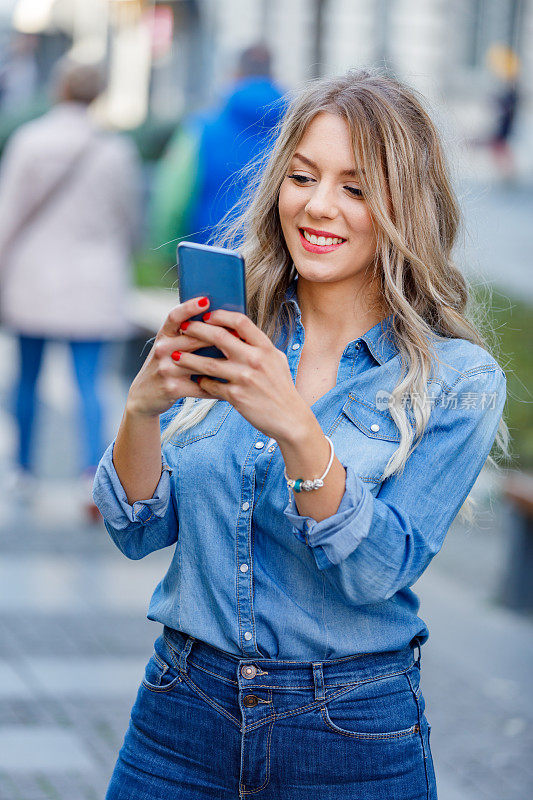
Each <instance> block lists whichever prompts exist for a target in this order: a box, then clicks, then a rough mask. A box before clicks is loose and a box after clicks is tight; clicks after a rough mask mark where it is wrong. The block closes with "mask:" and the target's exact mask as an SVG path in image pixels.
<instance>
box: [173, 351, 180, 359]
mask: <svg viewBox="0 0 533 800" xmlns="http://www.w3.org/2000/svg"><path fill="white" fill-rule="evenodd" d="M172 358H173V359H174V361H179V360H180V358H181V353H180V351H179V350H174V352H173V353H172Z"/></svg>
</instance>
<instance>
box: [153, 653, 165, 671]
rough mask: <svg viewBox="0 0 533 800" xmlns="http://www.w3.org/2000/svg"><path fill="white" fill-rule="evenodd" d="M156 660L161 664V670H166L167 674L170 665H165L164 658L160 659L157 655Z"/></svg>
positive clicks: (155, 655) (155, 654)
mask: <svg viewBox="0 0 533 800" xmlns="http://www.w3.org/2000/svg"><path fill="white" fill-rule="evenodd" d="M154 659H155V660H156V661H157V663H158V664H159V666H160V667H161V669H162V670H164V672H166V671H167V669H168V664H165V662H164V661H163V659H162V658H160V657H159V656H158V655H157V653H154Z"/></svg>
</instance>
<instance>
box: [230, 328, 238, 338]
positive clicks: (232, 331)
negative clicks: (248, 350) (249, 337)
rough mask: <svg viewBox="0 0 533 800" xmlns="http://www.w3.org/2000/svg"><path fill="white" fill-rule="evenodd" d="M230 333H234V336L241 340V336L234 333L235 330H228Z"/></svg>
mask: <svg viewBox="0 0 533 800" xmlns="http://www.w3.org/2000/svg"><path fill="white" fill-rule="evenodd" d="M228 331H229V332H230V333H232V334H233V335H234V336H236V337H237V339H240V336H239V334H238V333H237V331H234V330H233V328H228Z"/></svg>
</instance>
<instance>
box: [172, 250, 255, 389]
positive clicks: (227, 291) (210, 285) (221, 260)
mask: <svg viewBox="0 0 533 800" xmlns="http://www.w3.org/2000/svg"><path fill="white" fill-rule="evenodd" d="M177 257H178V281H179V296H180V302H182V303H183V302H184V301H185V300H190V298H191V297H200V296H205V297H208V298H209V309H208V310H209V311H214V310H215V309H217V308H225V309H227V310H228V311H240V312H241V313H242V314H246V283H245V274H244V259H243V257H242V256H241V255H240V254H239V253H237V252H235V251H234V250H224V249H222V248H220V247H209V246H208V245H204V244H195V243H193V242H181V243H180V244H179V245H178V250H177ZM191 319H193V320H200V321H201V320H202V314H196V315H195V316H194V317H191ZM195 354H196V355H199V356H207V357H209V358H224V354H223V353H222V352H221V351H220V350H219V349H218V348H217V347H211V346H210V347H202V348H200V349H199V350H196V351H195ZM192 379H193V380H196V379H197V376H196V375H193V376H192Z"/></svg>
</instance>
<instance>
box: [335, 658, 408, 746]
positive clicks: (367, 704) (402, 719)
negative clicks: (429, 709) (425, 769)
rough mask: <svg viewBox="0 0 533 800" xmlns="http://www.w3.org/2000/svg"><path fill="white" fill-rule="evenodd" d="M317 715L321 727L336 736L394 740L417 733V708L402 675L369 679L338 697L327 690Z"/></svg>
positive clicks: (404, 674) (338, 693) (402, 673)
mask: <svg viewBox="0 0 533 800" xmlns="http://www.w3.org/2000/svg"><path fill="white" fill-rule="evenodd" d="M328 695H329V696H330V699H329V700H328ZM321 715H322V719H323V722H324V725H325V727H326V728H327V729H328V730H329V731H330V732H331V733H332V734H335V735H337V736H351V737H353V738H359V739H395V738H400V737H404V736H412V735H414V734H416V733H418V732H419V729H420V728H419V715H418V706H417V703H416V700H415V698H414V696H413V692H412V690H411V685H410V683H409V680H408V678H407V675H406V672H400V673H396V674H392V675H386V676H382V677H378V678H373V679H371V680H369V681H365V682H364V683H360V684H357V685H356V686H354V687H351V688H346V690H345V691H344V692H342V693H340V690H338V689H336V690H331V689H330V690H329V691H328V693H327V694H326V702H325V703H324V705H323V706H322V708H321Z"/></svg>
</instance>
